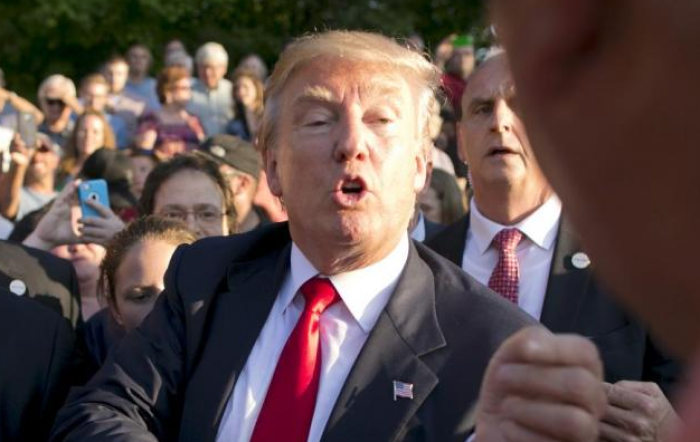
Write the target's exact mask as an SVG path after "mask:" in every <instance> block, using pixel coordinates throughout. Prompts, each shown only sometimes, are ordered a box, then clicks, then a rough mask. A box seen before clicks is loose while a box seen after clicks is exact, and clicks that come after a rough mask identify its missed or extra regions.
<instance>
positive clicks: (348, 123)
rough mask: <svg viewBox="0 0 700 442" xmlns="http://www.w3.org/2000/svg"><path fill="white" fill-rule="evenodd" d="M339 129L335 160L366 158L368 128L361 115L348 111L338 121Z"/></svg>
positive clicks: (367, 151) (360, 159) (343, 161)
mask: <svg viewBox="0 0 700 442" xmlns="http://www.w3.org/2000/svg"><path fill="white" fill-rule="evenodd" d="M339 126H340V130H339V131H338V139H337V140H336V146H335V151H334V157H335V160H336V161H338V162H341V163H345V162H350V161H364V160H366V159H367V156H368V153H369V150H368V145H367V143H368V135H369V133H368V132H369V129H368V128H367V127H366V125H365V124H364V122H363V121H362V116H361V115H359V114H355V113H353V112H350V113H349V114H348V115H347V116H346V117H345V118H342V119H341V121H340V124H339Z"/></svg>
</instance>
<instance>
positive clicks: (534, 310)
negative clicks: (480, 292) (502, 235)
mask: <svg viewBox="0 0 700 442" xmlns="http://www.w3.org/2000/svg"><path fill="white" fill-rule="evenodd" d="M560 218H561V202H560V201H559V199H558V198H557V197H556V196H552V197H551V198H549V199H548V200H547V201H546V202H545V203H544V204H542V206H540V207H539V208H538V209H537V210H535V211H534V212H533V213H532V214H531V215H530V216H528V217H527V218H525V219H524V220H523V221H521V222H519V223H518V224H515V225H512V226H504V225H501V224H498V223H495V222H493V221H491V220H489V219H487V218H486V217H485V216H484V215H483V214H482V213H481V212H479V208H478V207H477V204H476V201H474V200H473V199H472V201H471V205H470V209H469V232H468V233H467V240H466V245H465V247H464V255H463V256H462V268H463V269H464V271H465V272H467V273H469V274H470V275H471V276H472V277H474V278H475V279H476V280H477V281H479V282H480V283H482V284H484V285H488V283H489V278H491V273H493V269H494V268H495V267H496V264H497V263H498V249H496V248H495V247H494V246H493V245H492V241H493V238H494V237H495V236H496V234H497V233H498V232H500V231H501V230H503V229H511V228H517V229H519V230H520V231H521V232H522V233H523V234H524V236H523V239H522V240H521V241H520V244H518V247H517V248H516V250H515V253H516V255H517V257H518V262H519V264H520V288H519V291H518V306H519V307H520V308H521V309H523V310H525V311H526V312H527V313H528V314H530V316H532V317H533V318H535V319H537V320H539V319H540V315H541V314H542V304H543V303H544V295H545V293H546V291H547V280H548V279H549V270H550V267H551V265H552V258H553V257H554V241H555V240H556V238H557V230H558V228H559V220H560Z"/></svg>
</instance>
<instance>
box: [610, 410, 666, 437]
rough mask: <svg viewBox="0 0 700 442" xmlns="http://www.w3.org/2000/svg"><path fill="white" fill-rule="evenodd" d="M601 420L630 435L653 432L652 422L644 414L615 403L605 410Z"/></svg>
mask: <svg viewBox="0 0 700 442" xmlns="http://www.w3.org/2000/svg"><path fill="white" fill-rule="evenodd" d="M601 422H605V423H606V424H608V425H610V426H612V427H615V428H617V429H619V430H620V431H622V432H623V433H625V434H627V435H628V436H635V437H640V436H643V435H646V434H653V428H652V423H651V421H650V420H649V419H647V418H646V417H645V416H644V415H642V414H640V413H636V412H634V411H630V410H625V409H622V408H619V407H616V406H613V405H611V406H609V407H608V409H607V410H606V411H605V415H604V416H603V418H602V419H601Z"/></svg>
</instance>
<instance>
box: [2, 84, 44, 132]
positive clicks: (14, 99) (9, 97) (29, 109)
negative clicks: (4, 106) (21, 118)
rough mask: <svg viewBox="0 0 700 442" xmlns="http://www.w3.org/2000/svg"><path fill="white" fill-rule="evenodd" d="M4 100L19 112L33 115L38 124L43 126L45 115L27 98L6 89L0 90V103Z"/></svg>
mask: <svg viewBox="0 0 700 442" xmlns="http://www.w3.org/2000/svg"><path fill="white" fill-rule="evenodd" d="M3 99H4V100H6V101H7V102H9V103H10V104H11V105H12V107H14V108H15V109H16V110H17V112H24V113H27V114H32V116H33V117H34V121H35V122H36V124H41V122H42V121H44V114H43V113H42V112H41V111H40V110H39V108H37V107H36V106H34V105H33V104H32V103H31V102H30V101H29V100H27V99H26V98H22V97H20V96H19V95H17V94H16V93H14V92H10V91H8V90H7V89H5V88H0V101H2V100H3Z"/></svg>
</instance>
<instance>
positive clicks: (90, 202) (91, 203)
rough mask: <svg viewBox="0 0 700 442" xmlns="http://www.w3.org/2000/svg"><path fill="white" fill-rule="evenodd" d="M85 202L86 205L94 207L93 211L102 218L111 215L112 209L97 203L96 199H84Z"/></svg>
mask: <svg viewBox="0 0 700 442" xmlns="http://www.w3.org/2000/svg"><path fill="white" fill-rule="evenodd" d="M85 204H86V205H88V206H89V207H91V208H93V209H95V211H96V212H97V213H98V214H99V215H100V216H101V217H102V218H109V217H110V216H111V215H112V211H111V210H110V209H109V207H107V206H104V205H103V204H101V203H99V202H98V201H94V200H90V199H86V200H85Z"/></svg>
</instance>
